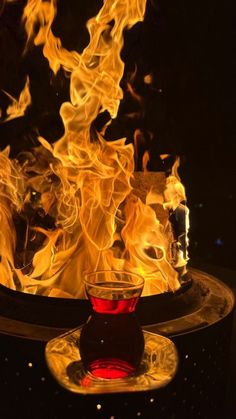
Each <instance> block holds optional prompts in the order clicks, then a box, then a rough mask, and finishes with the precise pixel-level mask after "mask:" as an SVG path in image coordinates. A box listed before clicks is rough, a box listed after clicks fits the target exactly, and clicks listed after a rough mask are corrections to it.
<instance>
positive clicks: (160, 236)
mask: <svg viewBox="0 0 236 419" xmlns="http://www.w3.org/2000/svg"><path fill="white" fill-rule="evenodd" d="M145 6H146V0H113V1H112V0H104V3H103V6H102V8H101V10H100V11H99V13H98V14H97V16H95V17H93V18H91V19H90V20H89V21H88V23H87V28H88V32H89V35H90V42H89V44H88V46H87V47H86V48H85V49H84V51H83V52H82V53H81V54H79V53H78V52H75V51H71V52H69V51H67V50H66V49H65V48H64V47H63V46H62V43H61V40H60V39H59V38H56V37H55V36H54V34H53V32H52V23H53V21H54V18H55V16H56V13H57V3H56V0H47V1H42V0H28V3H27V5H26V7H25V9H24V13H23V21H24V24H25V29H26V32H27V39H28V42H27V44H28V45H29V44H30V42H33V43H34V44H35V45H36V46H37V45H43V54H44V56H45V57H46V58H47V60H48V62H49V65H50V68H51V69H52V71H53V72H54V73H57V71H58V70H59V68H60V67H62V68H63V69H64V70H66V71H67V72H69V73H70V102H65V103H63V104H62V106H61V109H60V115H61V118H62V120H63V123H64V135H63V136H62V138H60V139H59V140H58V141H57V142H55V143H54V144H52V145H51V144H49V143H48V142H47V140H46V139H44V138H42V137H40V138H39V143H40V146H39V147H37V148H36V149H34V150H33V151H32V152H27V153H22V155H21V164H19V162H18V161H17V160H16V161H13V162H11V161H10V160H9V156H8V152H9V150H8V149H7V150H5V151H4V152H2V153H1V154H0V176H1V178H0V203H1V204H0V219H1V222H2V225H4V231H5V233H4V241H1V248H0V251H1V255H2V259H1V263H0V275H1V278H6V281H5V279H3V281H5V283H7V284H8V286H10V287H11V288H14V289H16V288H17V289H20V290H24V291H25V292H31V293H35V292H37V293H40V294H43V295H55V296H57V295H59V296H73V297H83V295H84V294H83V292H84V291H83V282H82V278H83V276H84V274H85V272H88V271H94V270H96V269H127V270H131V271H135V272H139V273H141V274H142V275H143V276H144V277H145V280H146V286H145V293H146V294H148V293H150V292H164V291H167V290H175V289H177V288H178V287H179V281H178V274H177V272H176V270H175V269H174V267H173V266H172V255H171V248H170V243H171V232H170V223H169V222H168V219H167V217H166V216H165V217H164V221H162V222H161V221H160V220H159V219H158V215H157V212H156V207H155V206H156V205H157V206H158V205H159V210H160V208H162V213H163V214H166V213H167V212H168V209H169V208H170V207H171V208H175V206H176V205H177V206H178V203H179V202H180V201H181V200H182V198H183V197H182V195H181V192H178V191H177V189H176V188H177V184H176V183H175V181H173V179H172V180H171V179H169V181H168V182H167V186H166V190H165V192H163V193H162V194H160V193H158V194H157V193H156V192H155V190H152V191H149V192H148V191H147V193H146V197H145V199H141V198H140V197H138V196H137V194H136V195H135V192H134V189H135V187H134V150H133V146H132V145H131V144H128V145H127V144H126V143H125V139H120V140H116V141H113V142H107V141H106V140H105V139H104V138H103V137H102V135H101V133H98V132H95V130H93V134H92V131H91V127H92V123H93V121H94V120H95V119H96V117H97V116H98V114H99V113H101V112H104V111H108V112H109V114H110V116H111V118H115V117H116V115H117V112H118V107H119V103H120V100H121V99H122V97H123V92H122V89H121V87H120V81H121V78H122V76H123V72H124V63H123V62H122V60H121V57H120V53H121V49H122V47H123V31H124V29H125V28H131V27H132V25H134V24H135V23H136V22H138V21H142V20H143V17H144V13H145ZM147 161H148V159H147V156H146V157H145V161H144V163H145V165H147ZM3 167H4V170H3ZM6 172H7V177H6ZM173 178H176V177H175V176H174V175H173ZM5 179H6V181H5ZM179 183H180V182H179ZM178 185H179V184H178ZM178 187H179V186H178ZM154 189H155V188H154ZM172 189H174V198H172V197H171V198H169V193H171V191H172ZM178 190H179V189H178ZM150 193H151V195H152V198H151V200H150ZM175 195H177V197H176V198H175ZM148 197H149V198H148ZM173 199H174V203H173V202H172V200H173ZM175 199H177V200H179V201H178V203H177V201H175ZM153 204H154V205H153ZM165 206H166V208H165ZM35 209H37V210H39V209H40V211H41V212H40V214H41V215H40V216H41V217H42V218H43V219H44V218H47V217H48V219H50V220H53V223H51V225H50V227H49V228H46V227H45V226H44V227H42V225H39V224H37V223H36V222H34V220H33V217H31V216H28V215H27V211H32V210H35ZM16 213H18V214H20V215H21V216H22V217H23V218H24V220H25V219H26V224H27V228H26V233H25V241H24V243H23V245H22V246H23V251H25V252H27V249H28V246H29V244H30V242H32V243H34V242H36V243H40V250H37V251H36V252H33V253H32V252H31V253H32V260H28V261H27V263H26V264H25V266H23V269H20V268H19V267H18V268H16V267H15V263H14V252H15V251H16V246H17V244H16V233H15V231H14V224H13V217H14V216H15V214H16ZM25 214H26V215H25Z"/></svg>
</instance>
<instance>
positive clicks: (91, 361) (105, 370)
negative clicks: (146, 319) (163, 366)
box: [79, 296, 144, 378]
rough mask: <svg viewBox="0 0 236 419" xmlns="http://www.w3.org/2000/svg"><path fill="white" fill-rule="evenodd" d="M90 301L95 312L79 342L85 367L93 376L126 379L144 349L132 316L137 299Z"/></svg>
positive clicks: (141, 336) (136, 323)
mask: <svg viewBox="0 0 236 419" xmlns="http://www.w3.org/2000/svg"><path fill="white" fill-rule="evenodd" d="M90 301H91V303H92V306H93V309H94V311H95V312H94V314H93V315H92V316H91V317H90V318H89V320H88V322H87V323H86V325H85V326H84V327H83V329H82V331H81V336H80V342H79V345H80V353H81V359H82V361H83V363H84V366H85V368H86V369H87V370H88V371H90V372H91V373H92V374H93V375H94V376H96V377H101V378H124V377H127V376H128V375H130V374H132V373H133V372H134V371H135V369H136V368H137V367H138V365H139V364H140V361H141V359H142V355H143V350H144V338H143V333H142V330H141V327H140V325H139V324H138V322H137V319H136V317H135V313H134V310H135V306H136V303H137V301H138V297H133V298H127V299H123V300H122V299H119V300H108V299H103V298H98V297H94V296H90Z"/></svg>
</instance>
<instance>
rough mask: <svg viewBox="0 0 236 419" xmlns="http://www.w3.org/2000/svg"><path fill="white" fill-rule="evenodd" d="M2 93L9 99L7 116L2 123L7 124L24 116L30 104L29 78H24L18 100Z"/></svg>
mask: <svg viewBox="0 0 236 419" xmlns="http://www.w3.org/2000/svg"><path fill="white" fill-rule="evenodd" d="M3 92H4V93H5V95H7V96H8V98H9V99H10V105H9V106H8V108H7V110H6V114H7V116H6V118H5V119H4V121H3V122H7V121H10V120H11V119H16V118H19V117H21V116H23V115H24V114H25V111H26V109H27V108H28V107H29V105H30V104H31V95H30V81H29V77H27V78H26V82H25V86H24V88H23V90H22V91H21V93H20V96H19V98H18V100H17V99H15V98H14V97H13V96H11V95H10V94H9V93H7V92H5V91H3Z"/></svg>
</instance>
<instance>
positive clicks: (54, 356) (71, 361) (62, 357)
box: [46, 328, 178, 394]
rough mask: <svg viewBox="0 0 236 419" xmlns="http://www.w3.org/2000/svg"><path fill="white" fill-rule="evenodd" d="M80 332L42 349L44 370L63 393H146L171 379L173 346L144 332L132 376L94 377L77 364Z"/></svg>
mask: <svg viewBox="0 0 236 419" xmlns="http://www.w3.org/2000/svg"><path fill="white" fill-rule="evenodd" d="M80 332H81V328H78V329H75V330H72V331H70V332H68V333H66V334H64V335H62V336H59V337H57V338H55V339H53V340H51V341H49V342H48V343H47V345H46V360H47V364H48V367H49V369H50V371H51V373H52V374H53V376H54V378H55V379H56V380H57V381H58V383H59V384H60V385H62V386H63V387H65V388H66V389H67V390H70V391H72V392H74V393H80V394H102V393H117V392H135V391H147V390H154V389H157V388H160V387H163V386H165V385H167V384H168V383H169V382H170V381H171V380H172V379H173V378H174V376H175V373H176V370H177V365H178V355H177V351H176V347H175V345H174V343H173V342H172V341H171V340H170V339H168V338H166V337H164V336H161V335H156V334H154V333H150V332H146V331H144V332H143V334H144V339H145V349H144V356H143V360H142V362H141V364H140V366H139V368H138V369H137V370H136V371H135V373H133V374H132V375H129V376H128V377H125V378H115V379H106V378H98V377H95V376H94V375H92V374H90V373H89V372H88V371H86V370H85V369H84V367H83V364H82V362H81V357H80V352H79V346H78V342H79V337H80Z"/></svg>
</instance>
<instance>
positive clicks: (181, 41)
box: [0, 0, 236, 269]
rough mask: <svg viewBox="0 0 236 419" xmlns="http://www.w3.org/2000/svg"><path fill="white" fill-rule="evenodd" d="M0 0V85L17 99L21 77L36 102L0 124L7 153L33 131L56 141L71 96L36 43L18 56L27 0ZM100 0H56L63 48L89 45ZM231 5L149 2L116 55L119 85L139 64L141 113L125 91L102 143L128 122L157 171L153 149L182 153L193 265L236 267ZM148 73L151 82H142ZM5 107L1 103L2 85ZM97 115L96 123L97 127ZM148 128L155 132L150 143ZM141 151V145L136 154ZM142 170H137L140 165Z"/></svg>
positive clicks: (27, 144)
mask: <svg viewBox="0 0 236 419" xmlns="http://www.w3.org/2000/svg"><path fill="white" fill-rule="evenodd" d="M0 4H1V5H2V8H1V10H2V11H1V16H0V89H4V90H6V91H7V92H9V93H11V94H12V95H13V96H16V97H17V96H18V95H19V93H20V91H21V89H22V88H23V85H24V82H25V77H26V74H29V76H30V80H31V95H32V99H33V105H32V107H31V108H29V109H28V111H27V112H26V115H25V116H24V117H23V118H18V119H17V120H15V121H10V122H7V123H4V124H1V125H0V146H1V149H3V148H4V147H5V146H6V145H7V144H11V150H12V151H11V154H12V156H16V155H17V153H18V152H19V151H20V150H22V149H29V148H31V147H34V146H36V145H37V134H38V133H40V135H42V136H44V137H45V138H47V139H48V140H49V141H55V140H56V139H57V138H59V137H60V135H61V133H62V132H63V127H62V124H61V121H60V118H59V116H58V111H59V108H60V105H61V103H62V102H63V101H65V100H67V99H68V94H69V93H68V92H69V90H68V86H69V81H68V79H67V78H66V77H65V76H64V74H63V72H62V71H60V72H59V74H58V75H57V76H56V77H54V76H53V75H52V73H51V72H50V70H49V68H48V63H47V61H46V60H45V59H44V58H43V57H42V53H41V48H31V49H30V50H29V51H28V52H27V53H26V54H25V55H23V56H22V53H23V50H24V45H25V34H24V31H23V29H22V28H21V25H20V18H21V14H22V10H23V7H24V4H25V1H18V2H16V3H10V4H5V7H4V8H3V6H4V2H3V1H2V2H0ZM101 4H102V2H101V1H95V0H87V1H86V2H84V1H82V0H81V1H78V0H77V1H76V0H67V1H63V0H60V1H59V2H58V15H57V18H56V20H55V22H54V25H53V31H54V33H55V35H57V36H60V37H61V38H62V41H63V45H64V46H65V47H67V48H68V49H76V50H78V51H82V49H83V47H84V46H85V45H86V43H87V42H88V34H87V31H86V28H85V22H86V21H87V19H88V18H89V17H91V16H93V15H94V14H96V13H97V11H98V10H99V8H100V6H101ZM233 24H234V13H233V6H232V5H231V3H228V2H219V1H213V0H205V1H202V0H200V1H199V2H193V1H187V0H179V1H178V2H176V1H170V0H148V3H147V11H146V16H145V20H144V23H142V24H137V25H136V26H135V27H134V28H133V29H132V30H130V31H128V32H126V33H125V47H124V49H123V52H122V57H123V59H124V61H125V63H126V67H125V75H124V79H123V81H122V86H123V87H124V90H126V81H127V79H128V78H129V76H130V73H131V72H132V71H134V69H135V65H136V67H137V76H136V78H135V81H134V87H135V89H136V91H137V92H138V93H139V94H140V95H141V96H142V97H143V102H144V104H145V111H144V114H143V115H142V116H140V117H137V118H136V119H135V120H132V121H130V120H129V118H127V116H126V114H127V112H128V111H130V110H136V111H138V110H139V109H138V107H137V103H135V102H134V101H132V100H131V98H130V96H129V95H128V94H127V93H125V97H124V100H123V102H122V103H121V107H120V112H119V115H118V118H117V120H116V121H115V122H114V123H113V124H112V126H111V128H110V129H109V132H108V133H107V137H108V139H115V138H118V137H119V136H123V135H127V136H128V138H129V140H131V138H132V134H133V131H134V129H135V128H140V129H142V131H143V132H144V133H145V135H146V137H147V139H146V145H145V146H144V148H147V149H149V150H150V151H151V163H150V169H156V168H158V164H159V161H158V154H159V153H172V154H174V155H176V154H178V155H180V156H181V168H180V174H181V177H182V180H183V183H184V184H185V187H186V190H187V196H188V204H189V207H190V210H191V231H190V256H191V259H192V261H193V262H194V261H195V262H196V263H198V261H201V262H204V263H210V264H214V265H220V266H223V267H227V268H231V269H235V268H236V257H235V256H236V254H235V253H236V251H235V232H236V229H235V227H236V198H235V180H236V176H235V151H236V146H235V123H234V120H233V115H234V110H235V109H234V105H235V76H234V74H235V73H234V70H235V54H234V48H233V40H234V38H235V31H234V27H233ZM150 72H151V73H152V74H153V85H152V87H150V86H147V85H145V84H144V83H143V82H142V80H143V76H144V75H145V74H147V73H150ZM0 104H1V108H2V111H3V118H4V112H5V110H6V107H7V105H8V99H7V97H6V95H5V94H4V92H2V91H0ZM101 123H102V121H101V120H98V121H96V124H97V127H99V126H100V125H101ZM148 132H152V133H153V139H152V141H151V140H150V137H149V135H148ZM141 151H143V150H141ZM138 168H139V167H138Z"/></svg>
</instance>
